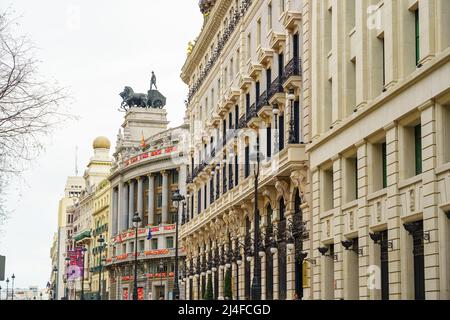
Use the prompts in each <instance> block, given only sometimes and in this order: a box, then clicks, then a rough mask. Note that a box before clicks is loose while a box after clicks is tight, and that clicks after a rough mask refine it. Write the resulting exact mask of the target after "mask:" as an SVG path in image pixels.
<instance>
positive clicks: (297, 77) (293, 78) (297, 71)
mask: <svg viewBox="0 0 450 320" xmlns="http://www.w3.org/2000/svg"><path fill="white" fill-rule="evenodd" d="M301 65H302V61H301V59H299V58H293V59H291V61H289V63H288V64H287V65H286V67H285V68H284V72H283V82H284V83H283V86H284V87H285V88H289V87H297V88H298V87H300V84H301V74H302V69H301V68H302V67H301Z"/></svg>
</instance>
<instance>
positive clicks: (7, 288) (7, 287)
mask: <svg viewBox="0 0 450 320" xmlns="http://www.w3.org/2000/svg"><path fill="white" fill-rule="evenodd" d="M8 291H9V278H6V299H5V300H8Z"/></svg>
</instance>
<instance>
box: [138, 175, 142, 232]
mask: <svg viewBox="0 0 450 320" xmlns="http://www.w3.org/2000/svg"><path fill="white" fill-rule="evenodd" d="M137 183H138V197H137V212H138V213H139V217H140V218H141V223H140V226H141V227H142V226H143V224H144V194H143V193H144V179H143V178H141V177H138V178H137Z"/></svg>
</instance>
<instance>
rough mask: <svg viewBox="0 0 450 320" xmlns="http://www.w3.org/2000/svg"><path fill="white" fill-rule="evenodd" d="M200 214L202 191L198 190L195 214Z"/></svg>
mask: <svg viewBox="0 0 450 320" xmlns="http://www.w3.org/2000/svg"><path fill="white" fill-rule="evenodd" d="M200 212H202V190H201V189H199V190H198V191H197V214H200Z"/></svg>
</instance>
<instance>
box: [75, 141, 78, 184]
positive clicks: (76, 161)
mask: <svg viewBox="0 0 450 320" xmlns="http://www.w3.org/2000/svg"><path fill="white" fill-rule="evenodd" d="M75 176H76V177H78V146H75Z"/></svg>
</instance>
